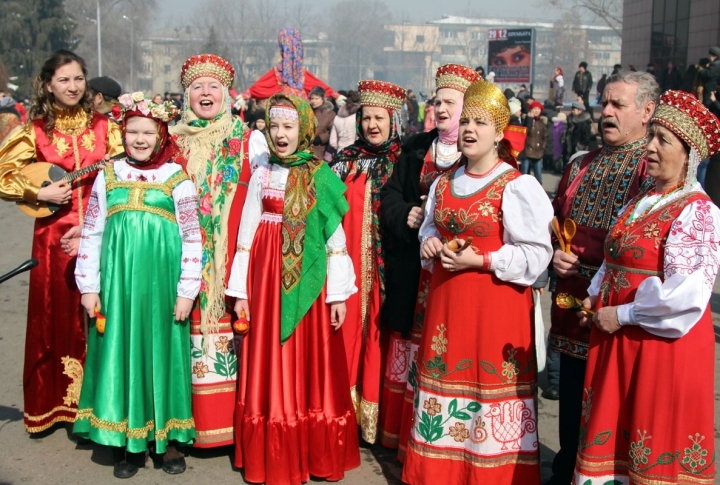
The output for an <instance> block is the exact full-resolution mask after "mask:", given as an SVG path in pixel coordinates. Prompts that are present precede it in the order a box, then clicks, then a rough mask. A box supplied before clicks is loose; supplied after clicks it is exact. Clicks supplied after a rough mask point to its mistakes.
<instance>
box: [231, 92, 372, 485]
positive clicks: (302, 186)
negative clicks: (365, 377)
mask: <svg viewBox="0 0 720 485" xmlns="http://www.w3.org/2000/svg"><path fill="white" fill-rule="evenodd" d="M268 106H270V109H269V111H268V115H267V117H266V121H267V125H268V128H269V130H268V134H267V135H266V136H267V140H268V144H269V146H270V153H271V155H270V164H269V165H261V166H259V167H258V168H257V170H256V171H255V172H254V173H253V175H252V178H251V179H250V186H249V188H248V195H247V200H246V202H245V207H244V208H243V214H242V221H241V223H240V232H239V237H238V243H237V252H236V253H235V259H234V261H233V266H232V272H231V274H230V281H229V284H228V290H227V291H226V294H227V295H229V296H234V297H236V298H237V299H238V300H237V302H236V304H235V312H236V313H237V314H238V316H241V315H242V313H243V312H244V313H245V315H246V316H247V317H248V318H249V319H250V331H249V333H248V334H247V336H246V337H245V338H244V339H243V349H242V366H241V368H240V371H239V372H240V386H239V390H238V404H237V408H236V412H235V443H236V444H235V465H236V466H237V467H239V468H244V469H245V476H244V478H245V480H246V481H248V482H250V483H266V484H268V485H292V484H299V483H301V482H307V481H308V480H309V479H310V475H312V476H315V477H320V478H325V479H327V480H330V481H337V480H340V479H342V478H343V476H344V474H345V470H350V469H352V468H355V467H357V466H360V451H359V447H358V437H357V430H356V428H355V422H356V418H355V412H354V410H353V405H352V401H351V400H350V393H349V392H348V387H349V386H348V374H347V368H346V365H345V352H344V346H343V339H342V334H341V333H340V332H339V331H338V329H339V328H340V326H341V325H342V324H343V321H344V319H345V314H346V308H345V300H347V298H348V297H349V296H350V295H351V294H353V293H355V292H357V288H356V287H355V274H354V272H353V267H352V262H351V261H350V258H349V257H348V255H347V249H346V246H345V234H344V232H343V229H342V226H341V220H342V216H343V214H345V212H346V211H347V202H346V201H345V198H344V197H343V192H344V191H345V186H344V185H343V184H342V182H340V181H339V180H338V179H337V177H336V176H335V175H334V174H333V173H332V171H331V170H330V168H329V167H328V166H327V165H326V164H325V162H323V161H322V160H318V159H316V158H314V156H313V151H312V141H313V139H314V138H315V126H316V120H315V115H314V114H313V112H312V108H310V105H309V104H308V103H307V102H306V101H303V100H302V99H301V98H298V97H296V96H292V95H284V94H278V95H275V96H273V97H271V98H270V100H269V104H268ZM326 281H327V285H326Z"/></svg>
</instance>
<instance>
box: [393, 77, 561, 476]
mask: <svg viewBox="0 0 720 485" xmlns="http://www.w3.org/2000/svg"><path fill="white" fill-rule="evenodd" d="M509 119H510V109H509V107H508V104H507V100H506V98H505V96H504V95H503V94H502V92H501V91H500V89H498V88H497V87H495V86H494V85H492V84H490V83H487V82H486V81H477V82H475V83H473V84H471V85H470V87H469V88H468V89H467V91H466V92H465V97H464V101H463V110H462V114H461V116H460V131H459V136H458V142H459V146H460V150H461V151H462V153H463V158H462V160H461V162H460V164H459V166H458V167H457V168H455V169H453V170H451V171H449V172H447V173H446V174H444V175H442V176H441V177H440V178H438V179H437V180H436V181H435V182H434V183H433V185H432V186H431V188H430V193H429V196H428V202H427V205H426V210H427V213H428V214H429V215H431V216H432V217H427V218H426V219H425V221H424V222H423V224H422V226H421V228H420V238H421V241H422V245H421V254H422V257H423V260H424V265H425V266H426V267H430V266H434V267H433V269H432V271H433V276H432V280H431V283H430V292H429V295H428V301H427V310H426V313H425V326H424V328H423V334H422V338H421V341H420V347H419V350H418V356H417V373H416V375H415V376H413V379H414V382H415V416H414V422H413V427H412V430H411V434H410V439H409V442H408V449H407V456H406V458H405V466H404V468H403V477H402V478H403V481H405V482H407V483H410V484H412V485H417V484H436V483H452V484H458V485H459V484H477V483H492V484H494V485H539V483H540V456H539V448H538V437H537V410H536V406H535V401H536V387H537V386H536V381H537V367H536V357H535V342H534V338H533V330H532V329H533V322H532V318H531V315H532V293H531V291H532V290H531V288H530V285H532V284H533V283H534V282H535V280H536V279H537V277H538V276H539V275H540V274H541V273H542V272H543V271H545V269H546V268H547V265H548V263H549V262H550V258H551V256H552V246H551V243H550V221H551V220H552V217H553V211H552V207H551V205H550V201H549V200H548V198H547V195H546V194H545V191H544V190H543V188H542V186H541V185H540V184H539V183H538V182H537V180H535V179H534V178H533V177H530V176H527V175H521V174H520V172H519V171H518V170H517V168H515V167H516V165H515V162H514V160H513V159H512V157H511V156H510V155H509V152H508V151H507V148H506V145H505V143H503V144H500V142H501V141H503V140H502V138H503V130H504V129H505V127H506V126H507V124H508V121H509ZM506 160H507V161H506ZM508 161H509V162H511V163H512V165H511V163H508ZM513 165H515V167H514V166H513Z"/></svg>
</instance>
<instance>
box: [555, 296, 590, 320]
mask: <svg viewBox="0 0 720 485" xmlns="http://www.w3.org/2000/svg"><path fill="white" fill-rule="evenodd" d="M555 303H557V306H559V307H560V308H562V309H563V310H574V311H578V312H579V311H584V312H585V313H587V314H588V315H594V314H595V311H594V310H591V309H589V308H584V307H583V306H582V301H581V300H580V298H577V297H574V296H572V295H571V294H569V293H558V295H557V296H556V297H555Z"/></svg>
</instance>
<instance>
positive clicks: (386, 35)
mask: <svg viewBox="0 0 720 485" xmlns="http://www.w3.org/2000/svg"><path fill="white" fill-rule="evenodd" d="M383 40H384V42H383V45H384V46H385V47H395V31H393V30H386V31H384V32H383Z"/></svg>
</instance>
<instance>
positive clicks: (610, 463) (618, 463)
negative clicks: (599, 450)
mask: <svg viewBox="0 0 720 485" xmlns="http://www.w3.org/2000/svg"><path fill="white" fill-rule="evenodd" d="M577 465H578V468H580V469H586V470H592V473H593V474H599V473H603V472H604V473H605V474H606V475H607V476H609V477H610V476H612V477H617V476H620V477H629V478H630V483H634V484H638V485H671V484H677V483H684V484H689V483H697V484H701V485H710V484H713V483H715V480H714V478H705V477H697V476H691V475H688V474H685V473H678V480H677V481H676V480H670V481H667V480H649V479H647V478H645V477H643V476H641V475H638V474H637V473H636V472H634V471H632V470H630V463H629V462H628V461H627V460H624V459H617V460H606V461H601V462H596V461H588V460H587V459H585V458H583V454H582V453H578V456H577ZM621 470H622V471H621Z"/></svg>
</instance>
